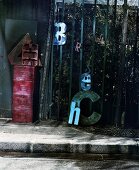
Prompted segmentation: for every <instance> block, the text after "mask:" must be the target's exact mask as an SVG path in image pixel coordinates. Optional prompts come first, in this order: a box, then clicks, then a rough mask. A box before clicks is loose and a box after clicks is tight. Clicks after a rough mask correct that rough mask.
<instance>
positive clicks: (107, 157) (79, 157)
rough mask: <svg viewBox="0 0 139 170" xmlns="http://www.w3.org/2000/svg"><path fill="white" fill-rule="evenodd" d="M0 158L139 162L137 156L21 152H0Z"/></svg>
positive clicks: (138, 156)
mask: <svg viewBox="0 0 139 170" xmlns="http://www.w3.org/2000/svg"><path fill="white" fill-rule="evenodd" d="M0 157H8V158H9V157H14V158H15V157H16V158H23V157H24V158H25V157H27V158H54V159H56V158H57V159H71V160H79V161H82V160H83V161H88V160H94V161H102V160H128V159H130V160H131V159H132V160H139V155H131V154H130V155H129V154H127V155H125V154H79V153H76V154H71V153H21V152H0Z"/></svg>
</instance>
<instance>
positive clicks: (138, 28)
mask: <svg viewBox="0 0 139 170" xmlns="http://www.w3.org/2000/svg"><path fill="white" fill-rule="evenodd" d="M138 38H139V0H138V7H137V18H136V43H135V48H136V50H135V52H136V55H137V48H138ZM134 70H135V68H134ZM137 126H138V127H139V90H138V121H137Z"/></svg>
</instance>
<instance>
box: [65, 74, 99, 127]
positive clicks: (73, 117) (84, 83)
mask: <svg viewBox="0 0 139 170" xmlns="http://www.w3.org/2000/svg"><path fill="white" fill-rule="evenodd" d="M80 80H81V89H82V91H80V92H78V93H77V94H76V95H75V96H74V97H73V99H72V101H71V106H70V115H69V120H68V124H74V125H78V124H79V119H80V116H81V118H82V123H83V124H84V125H92V124H95V123H97V122H98V121H99V119H100V118H101V114H99V113H97V112H93V113H92V115H91V116H89V117H85V116H83V115H80V112H81V109H80V103H81V101H82V100H83V99H85V98H89V99H90V100H91V101H92V102H93V103H94V102H97V101H98V100H99V99H100V96H99V95H98V94H97V93H95V92H93V91H90V89H91V75H90V73H89V72H88V73H84V74H82V75H81V79H80Z"/></svg>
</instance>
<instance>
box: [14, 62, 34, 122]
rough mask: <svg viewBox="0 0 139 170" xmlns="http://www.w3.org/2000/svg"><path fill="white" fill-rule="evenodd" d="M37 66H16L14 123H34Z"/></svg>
mask: <svg viewBox="0 0 139 170" xmlns="http://www.w3.org/2000/svg"><path fill="white" fill-rule="evenodd" d="M35 74H36V67H35V66H23V65H14V75H13V100H12V101H13V103H12V112H13V113H12V114H13V122H19V123H29V122H33V94H34V88H35Z"/></svg>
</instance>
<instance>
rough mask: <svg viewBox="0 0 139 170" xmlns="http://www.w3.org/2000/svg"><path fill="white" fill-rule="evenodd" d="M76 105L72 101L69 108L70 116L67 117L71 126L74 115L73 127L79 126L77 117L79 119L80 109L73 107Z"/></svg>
mask: <svg viewBox="0 0 139 170" xmlns="http://www.w3.org/2000/svg"><path fill="white" fill-rule="evenodd" d="M75 106H76V103H75V102H74V101H73V102H72V103H71V106H70V116H69V121H68V123H69V124H72V122H73V118H74V114H75V121H74V125H78V124H79V117H80V108H78V107H75Z"/></svg>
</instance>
